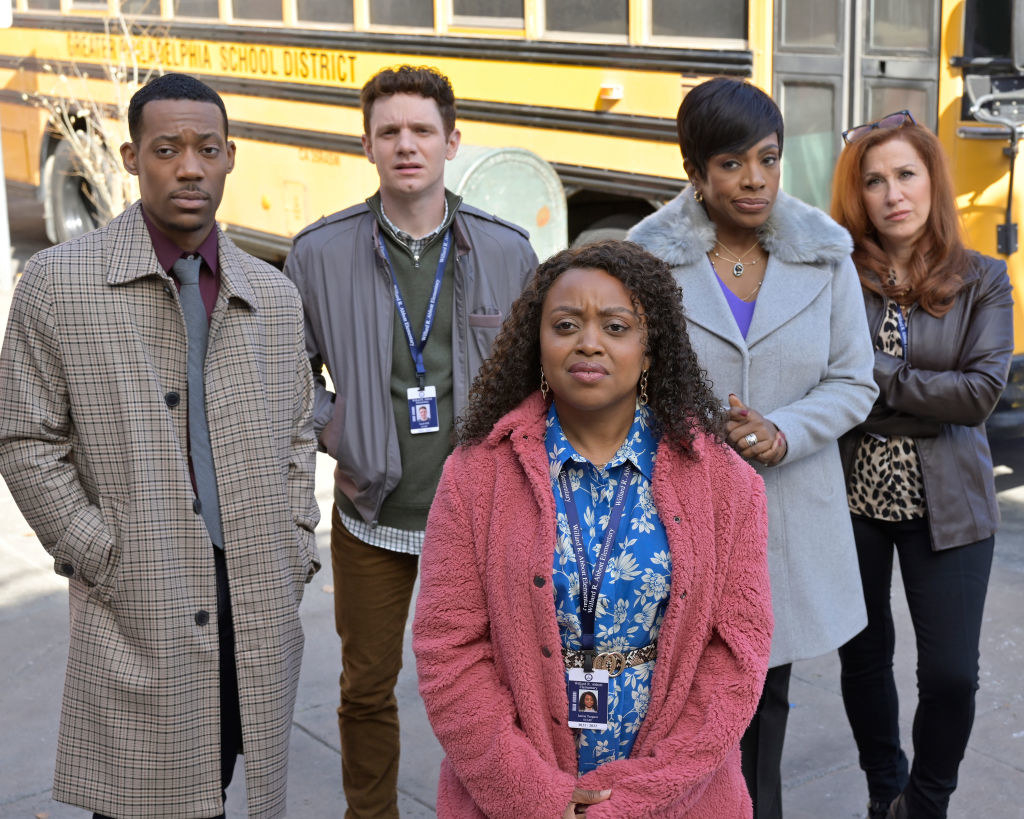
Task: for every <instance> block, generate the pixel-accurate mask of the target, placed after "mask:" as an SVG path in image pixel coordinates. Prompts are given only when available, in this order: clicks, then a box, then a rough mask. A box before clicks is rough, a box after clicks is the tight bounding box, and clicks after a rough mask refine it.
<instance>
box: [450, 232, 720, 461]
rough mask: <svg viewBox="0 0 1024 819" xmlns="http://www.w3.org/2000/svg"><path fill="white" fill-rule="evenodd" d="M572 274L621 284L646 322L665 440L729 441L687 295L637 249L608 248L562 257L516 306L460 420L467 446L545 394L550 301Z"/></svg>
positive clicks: (650, 390) (626, 245) (653, 391)
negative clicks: (698, 349) (598, 273)
mask: <svg viewBox="0 0 1024 819" xmlns="http://www.w3.org/2000/svg"><path fill="white" fill-rule="evenodd" d="M572 268H595V269H597V270H603V271H605V272H606V273H608V274H609V275H611V276H614V277H615V278H616V279H618V280H619V281H621V282H622V283H623V285H625V287H626V289H627V290H628V291H629V293H630V296H631V297H632V302H633V307H634V308H635V309H636V310H637V312H641V311H642V312H643V314H644V325H645V326H644V330H645V332H646V334H647V338H646V341H647V350H646V352H647V355H648V357H649V359H650V370H649V371H648V378H647V396H648V408H649V409H650V410H651V412H652V414H653V416H654V419H655V421H656V423H657V425H658V430H659V432H660V433H661V435H662V436H663V437H667V438H668V439H669V440H671V441H673V442H675V443H677V444H678V445H680V446H682V447H683V448H684V449H686V448H689V447H690V446H691V445H692V443H693V440H694V436H695V432H696V431H697V430H700V431H703V432H705V433H707V434H708V435H710V436H712V437H714V438H717V439H719V440H721V439H722V437H723V433H722V424H723V413H722V406H721V404H720V403H719V402H718V401H717V400H716V399H715V397H714V396H713V395H712V393H711V390H710V388H709V386H708V383H707V373H706V372H704V370H702V369H701V368H700V365H699V364H698V363H697V356H696V355H695V354H694V352H693V348H692V347H691V346H690V338H689V336H688V335H687V332H686V320H685V319H684V318H683V308H682V292H681V291H680V289H679V287H678V285H676V283H675V280H674V279H673V278H672V273H671V271H670V269H669V267H668V265H667V264H665V262H663V261H661V259H658V258H657V257H655V256H652V255H651V254H650V253H648V252H647V251H646V250H644V249H643V248H642V247H640V246H639V245H637V244H634V243H633V242H620V241H603V242H594V243H593V244H589V245H584V246H582V247H577V248H570V249H569V250H563V251H561V252H560V253H556V254H555V255H554V256H552V257H551V258H550V259H548V260H547V261H546V262H544V263H542V264H541V265H540V266H539V267H538V268H537V272H536V273H535V274H534V276H533V278H532V279H531V281H530V283H529V284H528V285H527V286H526V289H525V290H524V291H523V293H522V295H521V296H520V297H519V298H518V299H517V300H516V302H515V303H514V304H513V305H512V309H511V310H510V311H509V314H508V317H507V318H506V319H505V323H504V324H503V325H502V328H501V332H500V333H499V334H498V337H497V339H496V340H495V342H494V346H493V347H492V348H491V357H490V358H489V359H488V360H487V361H486V362H484V365H483V367H481V369H480V373H479V375H477V377H476V379H475V380H474V381H473V386H472V388H471V389H470V391H469V405H468V407H467V409H466V414H465V415H464V416H463V417H461V418H460V419H459V441H460V443H461V444H463V445H469V444H474V443H477V442H479V441H482V440H483V439H484V438H485V437H487V435H488V434H489V433H490V431H491V429H492V428H493V427H494V425H495V423H497V421H498V420H499V419H500V418H501V417H502V416H503V415H505V414H506V413H508V412H510V411H511V410H513V409H514V408H515V407H517V406H518V405H519V404H520V403H521V402H522V401H523V400H524V399H525V398H526V397H527V396H528V395H530V394H531V393H533V392H535V391H536V390H537V389H538V388H539V387H540V323H541V313H542V310H543V306H544V298H545V297H546V296H547V293H548V290H550V289H551V285H552V284H553V283H554V281H555V279H557V278H558V277H559V276H560V275H562V274H563V273H565V272H566V271H567V270H570V269H572Z"/></svg>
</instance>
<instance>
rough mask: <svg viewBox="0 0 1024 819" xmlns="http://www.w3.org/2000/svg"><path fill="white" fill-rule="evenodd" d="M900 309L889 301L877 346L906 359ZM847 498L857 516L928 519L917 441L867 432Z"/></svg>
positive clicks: (849, 483) (855, 461) (848, 486)
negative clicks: (900, 324)
mask: <svg viewBox="0 0 1024 819" xmlns="http://www.w3.org/2000/svg"><path fill="white" fill-rule="evenodd" d="M897 310H899V305H898V304H897V303H896V302H894V301H891V300H889V301H888V303H887V305H886V310H885V316H884V317H883V319H882V326H881V327H880V328H879V330H878V338H877V339H876V340H875V347H876V348H877V349H879V350H881V351H882V352H884V353H889V354H890V355H895V356H899V357H900V358H902V357H903V341H902V340H901V339H900V331H899V325H898V324H897V319H896V311H897ZM846 497H847V501H848V503H849V504H850V511H851V512H852V513H853V514H855V515H863V516H864V517H868V518H874V519H875V520H886V521H898V520H912V519H913V518H921V517H924V516H925V514H926V513H927V509H926V507H925V503H924V483H923V481H922V478H921V461H920V459H919V458H918V454H917V445H916V444H915V443H914V439H913V438H908V437H906V436H904V435H890V436H888V437H882V436H879V435H873V434H871V433H865V434H864V436H863V437H862V438H861V440H860V444H859V445H858V446H857V451H856V453H855V455H854V459H853V469H852V471H851V473H850V479H849V481H847V490H846Z"/></svg>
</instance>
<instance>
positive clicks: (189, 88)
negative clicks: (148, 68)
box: [128, 74, 228, 143]
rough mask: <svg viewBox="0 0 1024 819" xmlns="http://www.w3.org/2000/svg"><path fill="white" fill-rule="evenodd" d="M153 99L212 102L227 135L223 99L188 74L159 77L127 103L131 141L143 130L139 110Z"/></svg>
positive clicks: (137, 138) (226, 117)
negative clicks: (222, 120)
mask: <svg viewBox="0 0 1024 819" xmlns="http://www.w3.org/2000/svg"><path fill="white" fill-rule="evenodd" d="M156 100H195V101H196V102H212V103H213V104H214V105H216V106H217V107H218V108H219V109H220V113H221V116H222V117H223V118H224V138H225V139H227V136H228V111H227V109H226V108H225V107H224V100H222V99H221V98H220V94H218V93H217V92H216V91H214V90H213V89H212V88H210V86H208V85H206V83H202V82H200V81H199V80H197V79H196V78H195V77H190V76H189V75H188V74H161V75H160V76H159V77H154V78H153V79H151V80H150V81H149V82H147V83H146V84H145V85H144V86H142V88H140V89H139V90H138V91H136V92H135V93H134V94H133V95H132V98H131V101H130V102H129V103H128V134H129V136H130V137H131V139H132V142H134V143H138V141H139V131H140V130H141V128H142V109H143V107H144V106H145V105H146V103H147V102H155V101H156Z"/></svg>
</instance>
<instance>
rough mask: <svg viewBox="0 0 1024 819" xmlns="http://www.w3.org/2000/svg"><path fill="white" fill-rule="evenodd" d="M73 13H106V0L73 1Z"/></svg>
mask: <svg viewBox="0 0 1024 819" xmlns="http://www.w3.org/2000/svg"><path fill="white" fill-rule="evenodd" d="M71 10H72V11H106V10H107V2H106V0H73V2H72V3H71Z"/></svg>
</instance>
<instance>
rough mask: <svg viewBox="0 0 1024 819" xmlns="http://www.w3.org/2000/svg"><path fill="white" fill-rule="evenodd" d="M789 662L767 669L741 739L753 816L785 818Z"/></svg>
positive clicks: (765, 818) (742, 760)
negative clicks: (785, 746) (784, 758)
mask: <svg viewBox="0 0 1024 819" xmlns="http://www.w3.org/2000/svg"><path fill="white" fill-rule="evenodd" d="M792 670H793V666H792V665H791V664H790V663H787V664H786V665H777V666H775V667H774V668H769V669H768V676H767V677H766V678H765V681H764V690H763V691H762V692H761V699H760V701H759V702H758V703H757V711H755V712H754V718H753V720H751V722H750V725H749V726H748V727H747V730H746V732H745V733H744V734H743V737H742V739H740V760H741V766H742V768H743V778H744V779H745V780H747V790H749V791H750V798H751V799H752V800H753V802H754V819H782V745H783V742H784V741H785V739H786V720H787V719H789V674H790V671H792Z"/></svg>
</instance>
